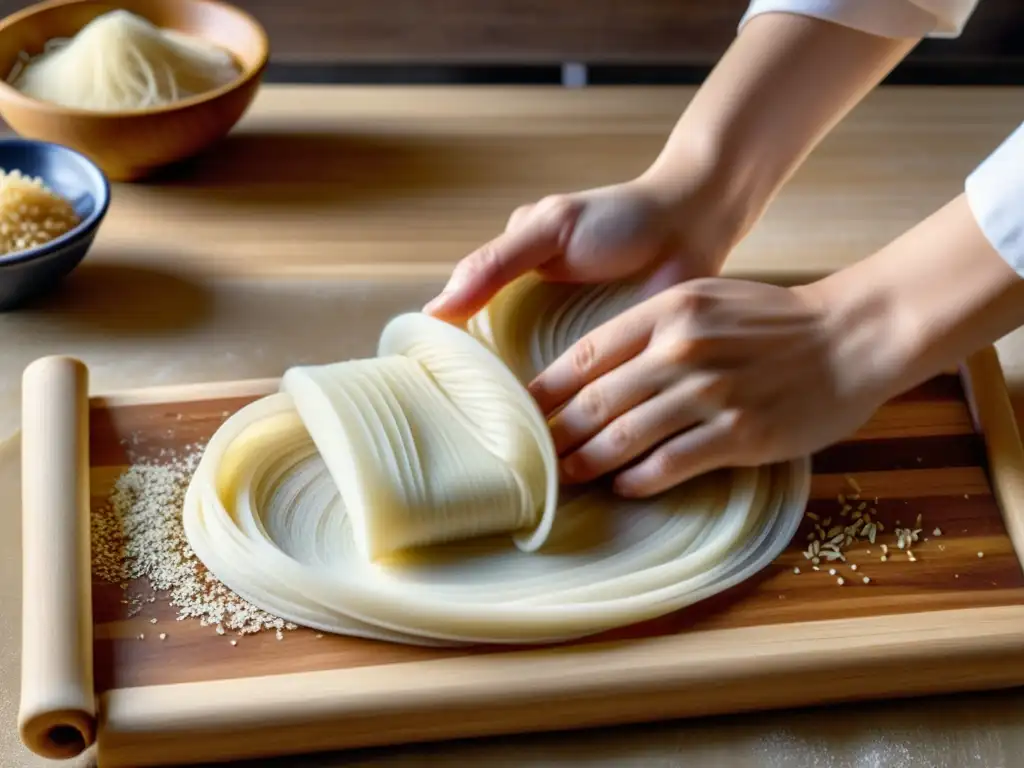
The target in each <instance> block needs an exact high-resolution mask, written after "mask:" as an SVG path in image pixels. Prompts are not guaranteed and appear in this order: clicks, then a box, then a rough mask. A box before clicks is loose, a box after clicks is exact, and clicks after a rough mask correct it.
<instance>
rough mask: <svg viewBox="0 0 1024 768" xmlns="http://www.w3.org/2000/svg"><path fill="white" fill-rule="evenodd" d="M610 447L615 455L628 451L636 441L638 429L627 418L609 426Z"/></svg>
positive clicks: (617, 420) (608, 438)
mask: <svg viewBox="0 0 1024 768" xmlns="http://www.w3.org/2000/svg"><path fill="white" fill-rule="evenodd" d="M607 435H608V437H607V440H608V447H609V448H610V449H611V450H612V451H613V452H615V453H620V452H622V451H628V450H629V449H631V448H632V447H633V444H634V442H635V441H636V429H635V428H634V427H633V425H632V424H631V423H630V422H629V420H628V419H626V418H620V419H616V420H615V421H613V422H612V423H611V424H609V425H608V429H607Z"/></svg>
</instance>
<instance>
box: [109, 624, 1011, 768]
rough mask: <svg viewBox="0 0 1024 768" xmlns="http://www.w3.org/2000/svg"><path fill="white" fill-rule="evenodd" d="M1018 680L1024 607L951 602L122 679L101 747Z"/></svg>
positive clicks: (805, 702)
mask: <svg viewBox="0 0 1024 768" xmlns="http://www.w3.org/2000/svg"><path fill="white" fill-rule="evenodd" d="M755 642H756V645H757V647H758V652H757V653H751V648H752V647H753V646H752V644H754V643H755ZM1022 684H1024V606H1003V607H997V608H973V609H956V610H948V611H934V612H918V613H909V614H898V615H895V616H879V617H862V618H855V619H833V620H828V621H820V622H804V623H798V624H782V625H770V626H768V627H743V628H733V629H723V630H707V631H702V632H694V633H690V634H682V635H670V636H662V637H655V638H647V639H644V640H640V641H636V640H634V641H631V642H625V641H620V642H616V643H608V644H595V645H593V646H576V647H557V648H548V649H534V650H532V651H515V652H509V653H500V654H493V655H485V656H469V657H460V658H457V659H438V660H429V661H417V662H408V663H399V664H385V665H377V666H370V667H357V668H350V669H344V670H321V671H316V672H301V673H288V674H281V675H270V676H263V677H259V678H240V679H233V680H217V681H205V682H192V683H177V684H165V685H154V686H143V687H136V688H120V689H113V690H110V691H107V692H105V693H104V694H102V696H101V698H100V703H101V706H100V713H101V716H100V721H99V728H98V747H99V755H100V758H101V764H103V765H105V766H107V767H108V768H116V767H117V766H122V765H137V766H144V765H159V764H163V762H175V763H189V762H200V761H202V762H206V761H209V760H213V759H217V760H221V759H246V758H258V757H263V758H268V757H271V756H275V755H277V756H283V755H286V754H294V751H291V750H287V748H286V746H285V745H286V744H287V743H288V742H289V740H290V739H291V738H292V737H294V736H295V733H296V729H298V730H299V731H302V733H303V743H304V745H305V746H306V747H309V749H308V750H304V751H316V752H320V751H327V750H338V749H354V748H363V747H371V746H381V745H384V744H396V743H411V742H425V741H440V740H446V739H453V738H466V737H471V736H487V735H491V736H493V735H499V734H502V733H514V732H515V733H519V732H540V731H544V730H564V729H569V728H586V727H597V726H601V725H614V724H626V723H639V722H650V721H655V720H665V719H670V718H681V717H694V716H704V715H714V714H724V713H726V712H739V711H752V710H757V711H763V710H770V709H780V708H785V707H795V706H809V705H815V704H830V703H838V702H841V701H854V700H867V699H878V698H891V697H893V696H894V695H896V696H904V697H905V696H913V695H927V694H935V693H949V692H954V691H967V690H986V689H997V688H1007V687H1015V686H1018V685H1022ZM609 697H614V700H615V704H616V706H615V707H612V708H608V707H607V706H601V701H602V700H607V699H608V698H609ZM503 718H504V719H503ZM510 718H514V720H515V721H514V722H510V721H509V720H510ZM282 750H286V751H282ZM155 755H159V758H157V757H155ZM147 756H148V757H147Z"/></svg>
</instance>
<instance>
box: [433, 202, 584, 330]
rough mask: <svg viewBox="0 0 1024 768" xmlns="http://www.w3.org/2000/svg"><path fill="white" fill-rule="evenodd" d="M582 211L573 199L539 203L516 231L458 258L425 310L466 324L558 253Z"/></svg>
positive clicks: (451, 320) (561, 250)
mask: <svg viewBox="0 0 1024 768" xmlns="http://www.w3.org/2000/svg"><path fill="white" fill-rule="evenodd" d="M580 207H581V206H580V204H579V203H578V202H576V201H574V200H572V199H571V198H554V199H551V200H549V201H545V202H544V203H543V204H538V205H537V206H535V207H534V209H533V210H532V211H531V213H530V215H529V216H528V218H527V219H526V220H525V221H523V222H522V224H521V225H520V226H518V227H517V228H516V229H514V230H509V231H506V232H505V233H504V234H501V235H499V236H498V237H496V238H495V239H493V240H491V241H490V242H489V243H486V244H485V245H483V246H481V247H480V248H478V249H477V250H475V251H473V253H471V254H469V256H466V257H465V258H464V259H462V261H460V262H459V263H458V264H457V265H456V266H455V269H454V271H453V272H452V276H451V279H450V280H449V281H448V284H447V285H446V286H445V287H444V290H443V291H442V292H441V294H440V295H439V296H437V297H436V298H435V299H433V300H432V301H430V302H429V303H428V304H427V305H426V306H425V307H424V308H423V311H424V312H426V313H428V314H431V315H434V316H435V317H439V318H441V319H443V320H448V321H449V322H464V321H466V320H468V319H469V318H470V317H472V316H473V315H474V314H476V313H477V312H478V311H480V310H481V309H482V308H483V307H484V306H485V305H486V304H487V302H488V301H490V300H491V299H492V298H493V297H494V295H495V294H496V293H497V292H498V291H500V290H501V289H502V288H504V287H505V286H506V285H508V284H509V283H511V282H512V281H513V280H515V279H516V278H517V277H520V276H521V275H524V274H526V273H527V272H529V271H531V270H533V269H536V268H537V267H539V266H541V265H542V264H544V263H545V262H547V261H550V260H551V259H553V258H555V257H557V256H559V255H561V254H562V252H563V251H564V250H565V245H566V243H567V242H568V240H569V238H570V237H571V236H572V230H573V227H574V226H575V224H576V219H577V218H578V216H579V211H580Z"/></svg>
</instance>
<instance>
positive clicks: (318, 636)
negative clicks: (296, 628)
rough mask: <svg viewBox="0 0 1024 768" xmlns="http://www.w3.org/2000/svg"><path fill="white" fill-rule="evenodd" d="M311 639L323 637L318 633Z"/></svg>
mask: <svg viewBox="0 0 1024 768" xmlns="http://www.w3.org/2000/svg"><path fill="white" fill-rule="evenodd" d="M313 637H315V638H316V639H317V640H319V639H320V638H321V637H323V635H321V634H320V633H319V632H318V633H317V634H315V635H313Z"/></svg>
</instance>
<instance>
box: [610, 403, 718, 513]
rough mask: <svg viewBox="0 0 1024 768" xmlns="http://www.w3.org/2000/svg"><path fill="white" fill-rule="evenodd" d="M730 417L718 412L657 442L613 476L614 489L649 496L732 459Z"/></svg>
mask: <svg viewBox="0 0 1024 768" xmlns="http://www.w3.org/2000/svg"><path fill="white" fill-rule="evenodd" d="M732 418H733V417H732V415H731V414H729V413H727V412H723V413H720V414H719V415H718V416H716V417H715V418H713V419H711V420H710V421H706V422H704V423H703V424H700V425H699V426H696V427H694V428H693V429H690V430H688V431H686V432H683V433H681V434H679V435H677V436H676V437H674V438H672V439H671V440H668V441H666V442H665V443H664V444H663V445H660V446H658V448H656V449H655V450H653V451H652V452H651V454H650V455H649V456H647V457H646V458H645V459H643V460H642V461H640V462H639V463H637V464H636V466H633V467H630V468H629V469H627V470H625V471H624V472H620V473H619V474H618V475H617V476H616V478H615V480H614V482H613V489H614V491H615V493H617V494H619V495H620V496H625V497H627V498H645V497H648V496H653V495H655V494H658V493H661V492H663V491H667V490H668V489H669V488H672V487H674V486H676V485H679V484H680V483H684V482H686V481H687V480H690V479H692V478H694V477H697V476H698V475H703V474H705V473H707V472H711V471H712V470H715V469H719V468H721V467H724V466H729V465H730V464H732V463H734V462H733V461H732V458H733V453H734V447H735V440H734V439H733V434H732V428H731V423H732Z"/></svg>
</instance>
